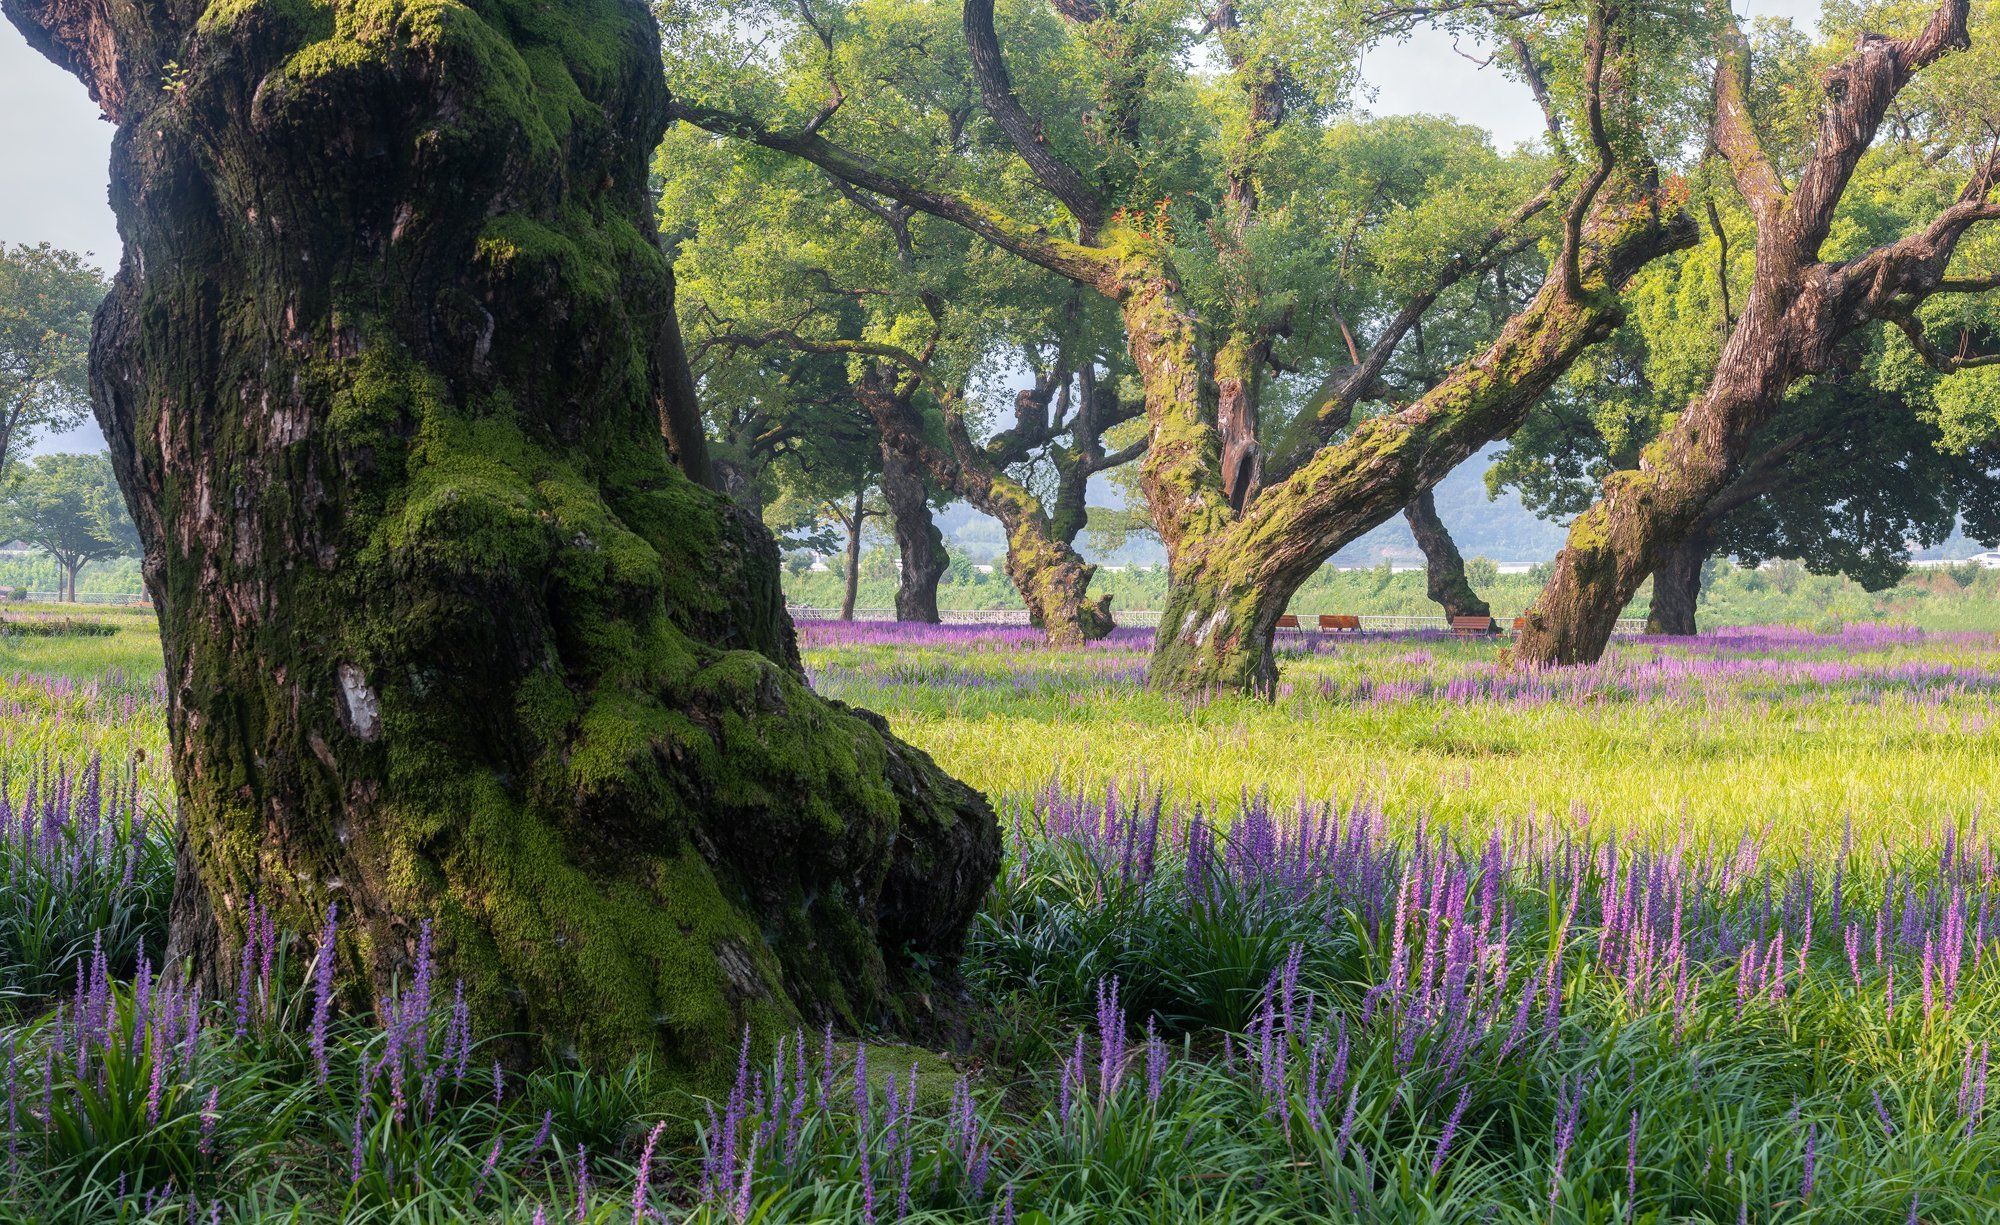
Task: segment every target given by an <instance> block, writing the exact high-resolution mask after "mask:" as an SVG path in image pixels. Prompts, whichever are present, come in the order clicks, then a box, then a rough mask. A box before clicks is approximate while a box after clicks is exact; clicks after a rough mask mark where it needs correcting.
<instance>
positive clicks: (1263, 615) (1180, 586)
mask: <svg viewBox="0 0 2000 1225" xmlns="http://www.w3.org/2000/svg"><path fill="white" fill-rule="evenodd" d="M1693 240H1694V229H1693V225H1692V223H1691V222H1690V221H1689V220H1688V218H1687V217H1686V216H1685V215H1684V214H1683V213H1681V212H1680V211H1679V210H1678V209H1677V208H1673V207H1672V206H1671V204H1670V202H1668V201H1665V200H1663V199H1662V198H1661V195H1660V193H1659V191H1658V189H1657V188H1656V187H1654V186H1652V185H1650V184H1648V183H1642V182H1633V181H1631V180H1629V179H1614V180H1613V181H1612V182H1611V183H1609V184H1607V185H1606V187H1605V188H1604V190H1603V192H1602V193H1601V194H1600V195H1599V197H1598V200H1597V204H1596V206H1595V207H1594V208H1593V210H1592V212H1591V215H1590V217H1589V219H1588V221H1587V223H1586V225H1585V227H1584V238H1583V243H1582V253H1581V256H1580V278H1579V279H1580V282H1581V285H1582V290H1581V292H1580V293H1579V294H1576V295H1574V296H1572V294H1571V292H1570V291H1569V290H1568V288H1567V287H1566V286H1565V284H1564V282H1563V278H1562V277H1561V276H1560V275H1559V274H1558V273H1557V272H1555V271H1552V272H1551V273H1550V275H1549V276H1548V278H1547V279H1546V280H1545V281H1544V283H1543V285H1542V287H1541V289H1540V290H1539V291H1538V292H1537V293H1536V295H1535V297H1534V298H1533V299H1532V300H1531V301H1530V302H1529V303H1528V305H1527V306H1526V307H1524V308H1523V309H1522V310H1521V311H1520V312H1519V313H1518V314H1516V315H1515V316H1514V317H1513V318H1511V319H1510V320H1508V322H1507V324H1506V326H1505V327H1503V328H1502V329H1501V331H1500V334H1499V335H1498V336H1497V337H1496V338H1495V339H1494V341H1493V342H1492V344H1490V345H1489V346H1488V347H1487V348H1486V349H1485V350H1484V351H1483V352H1481V353H1480V354H1478V355H1477V356H1476V357H1474V358H1472V359H1469V360H1467V361H1465V362H1462V363H1460V364H1459V365H1458V366H1457V367H1456V368H1455V369H1454V370H1453V371H1452V372H1451V373H1450V374H1449V375H1447V376H1446V377H1445V378H1444V379H1443V380H1442V381H1441V382H1439V383H1438V384H1437V385H1436V386H1435V387H1433V388H1432V389H1431V390H1430V391H1429V392H1427V393H1425V394H1424V395H1423V396H1422V397H1421V398H1419V399H1418V400H1417V401H1416V402H1414V403H1413V404H1411V405H1410V406H1409V407H1407V408H1404V409H1402V410H1400V411H1398V412H1395V413H1391V414H1388V415H1385V416H1381V417H1375V418H1371V419H1369V420H1368V421H1365V422H1363V423H1362V424H1361V425H1360V426H1358V427H1357V428H1355V430H1354V431H1353V432H1352V433H1351V434H1349V435H1348V437H1347V438H1345V439H1344V440H1342V441H1340V442H1339V443H1336V444H1334V445H1332V446H1328V447H1325V448H1323V449H1322V450H1320V451H1319V452H1318V453H1317V454H1316V455H1314V456H1313V458H1312V459H1310V460H1308V461H1307V462H1305V463H1304V464H1302V465H1300V466H1299V467H1298V468H1297V469H1296V470H1295V471H1294V472H1292V473H1291V475H1289V476H1287V477H1286V478H1285V479H1284V480H1283V481H1281V482H1278V483H1277V484H1274V485H1270V486H1267V487H1266V488H1264V489H1263V490H1262V491H1260V492H1259V493H1258V494H1257V496H1256V497H1255V498H1254V499H1253V500H1252V501H1251V502H1250V504H1249V505H1248V506H1247V507H1245V508H1244V510H1243V512H1242V513H1241V514H1240V515H1239V514H1236V513H1234V512H1233V511H1232V510H1231V509H1230V507H1229V505H1228V502H1227V500H1226V498H1225V497H1224V496H1223V489H1224V482H1223V480H1222V477H1221V472H1220V466H1221V464H1220V457H1221V451H1220V448H1219V444H1218V438H1217V434H1216V431H1215V430H1214V429H1213V428H1211V427H1209V426H1207V425H1206V424H1204V423H1205V421H1207V420H1212V419H1213V418H1212V412H1211V411H1210V410H1209V409H1208V408H1206V407H1205V406H1204V403H1203V399H1202V398H1203V397H1204V396H1206V395H1207V394H1209V393H1208V392H1206V391H1205V390H1204V389H1203V387H1202V385H1201V382H1200V380H1199V378H1198V377H1196V374H1198V370H1199V367H1198V365H1197V366H1193V367H1190V366H1189V363H1190V362H1198V360H1199V359H1198V347H1197V346H1196V344H1195V341H1194V337H1193V333H1192V331H1191V330H1190V328H1189V327H1188V326H1186V325H1185V323H1184V315H1183V313H1182V312H1179V311H1176V310H1174V309H1171V301H1172V294H1171V292H1170V291H1171V286H1170V285H1164V284H1163V285H1161V286H1158V287H1156V291H1155V292H1154V293H1153V294H1151V296H1145V295H1140V294H1136V293H1135V295H1134V296H1133V297H1132V298H1130V299H1128V301H1127V303H1126V310H1125V315H1126V321H1127V326H1128V331H1129V332H1130V334H1131V336H1132V344H1133V350H1134V356H1135V358H1137V359H1138V365H1139V368H1140V371H1141V374H1142V376H1144V378H1145V380H1146V387H1147V398H1148V410H1147V411H1148V416H1149V419H1150V421H1151V424H1152V427H1153V436H1152V447H1151V449H1150V450H1149V451H1148V453H1147V457H1146V468H1145V477H1146V489H1147V497H1148V502H1149V505H1150V508H1151V510H1152V513H1153V516H1154V521H1155V523H1156V524H1158V525H1159V527H1160V535H1161V538H1162V539H1163V540H1164V541H1166V543H1167V547H1168V557H1169V575H1170V577H1169V587H1168V596H1167V608H1166V612H1165V614H1164V615H1163V616H1162V618H1161V622H1160V631H1159V634H1158V635H1157V636H1156V637H1155V639H1154V647H1153V660H1152V665H1151V668H1150V670H1149V672H1148V681H1149V683H1150V684H1152V685H1153V686H1154V687H1155V688H1158V689H1162V690H1165V691H1168V692H1178V693H1199V692H1211V691H1216V690H1238V691H1243V692H1250V693H1257V692H1268V691H1269V690H1270V688H1271V684H1272V680H1273V678H1272V676H1271V674H1270V671H1269V660H1270V657H1271V636H1272V633H1273V631H1274V630H1275V628H1276V625H1277V619H1278V617H1279V616H1280V615H1282V613H1283V611H1284V608H1285V606H1286V605H1287V604H1288V603H1290V601H1291V597H1292V595H1293V594H1294V593H1295V592H1297V591H1298V589H1299V586H1300V584H1302V583H1304V582H1305V581H1306V579H1308V578H1310V577H1311V576H1312V574H1313V573H1314V572H1315V571H1316V570H1317V569H1318V568H1319V567H1320V566H1321V565H1322V564H1323V563H1324V562H1325V561H1326V559H1327V558H1329V557H1331V556H1332V555H1333V554H1334V553H1336V552H1338V551H1339V550H1340V549H1341V548H1342V547H1344V546H1345V545H1346V544H1348V543H1349V542H1350V541H1352V540H1354V539H1355V538H1356V537H1358V536H1360V535H1361V534H1362V533H1364V532H1366V531H1368V530H1370V529H1371V528H1374V527H1376V526H1378V525H1379V524H1381V523H1383V522H1385V521H1386V520H1388V519H1389V518H1390V517H1391V516H1393V515H1395V514H1396V512H1398V511H1400V510H1402V509H1403V508H1405V507H1406V506H1408V505H1409V504H1410V503H1411V502H1412V501H1413V500H1415V498H1416V497H1417V496H1418V495H1419V494H1421V493H1424V492H1425V491H1427V490H1429V489H1430V488H1431V487H1432V486H1434V485H1436V484H1437V482H1438V481H1440V480H1442V479H1443V478H1444V477H1445V475H1446V474H1448V473H1449V472H1450V471H1451V470H1452V469H1453V468H1455V467H1457V466H1458V465H1459V464H1461V463H1463V462H1464V461H1465V460H1466V459H1467V458H1469V457H1470V456H1471V455H1472V454H1473V453H1474V452H1476V451H1477V450H1478V449H1479V448H1480V447H1482V446H1484V445H1486V444H1487V443H1488V442H1490V441H1492V440H1493V439H1495V438H1501V437H1505V436H1506V435H1507V434H1509V433H1512V432H1513V431H1514V430H1515V429H1516V428H1517V427H1519V425H1520V424H1521V421H1522V420H1523V419H1524V418H1525V417H1526V416H1527V413H1528V411H1529V410H1530V409H1531V408H1532V407H1533V406H1534V404H1535V402H1536V400H1538V399H1539V398H1540V397H1541V395H1542V393H1543V392H1545V391H1547V390H1548V389H1549V387H1550V386H1552V385H1553V384H1554V382H1555V381H1556V380H1557V379H1558V378H1560V377H1561V376H1562V374H1563V372H1564V371H1566V370H1568V369H1569V366H1570V364H1571V363H1572V362H1574V361H1575V360H1576V357H1577V355H1578V354H1580V353H1582V352H1583V351H1584V349H1586V348H1587V347H1589V346H1590V345H1592V344H1595V343H1596V342H1597V341H1599V340H1601V339H1603V338H1604V337H1605V336H1607V335H1609V334H1610V332H1611V330H1612V329H1613V328H1614V327H1616V326H1617V324H1618V322H1619V321H1620V320H1621V319H1622V318H1623V308H1622V305H1621V303H1620V300H1619V291H1620V290H1621V289H1622V288H1623V286H1624V285H1625V283H1626V282H1627V281H1628V280H1629V279H1630V278H1631V277H1632V275H1633V274H1634V273H1635V272H1637V271H1638V270H1639V269H1640V268H1642V267H1644V266H1645V265H1646V264H1647V263H1648V262H1650V261H1651V260H1653V259H1654V258H1656V257H1657V256H1660V255H1663V254H1665V253H1667V252H1669V251H1674V250H1678V249H1680V248H1682V247H1685V246H1687V245H1689V244H1690V243H1691V242H1692V241H1693Z"/></svg>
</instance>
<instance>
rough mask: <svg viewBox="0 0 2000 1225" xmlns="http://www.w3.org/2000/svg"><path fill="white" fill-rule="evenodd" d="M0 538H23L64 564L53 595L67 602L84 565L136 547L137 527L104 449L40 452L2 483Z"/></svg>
mask: <svg viewBox="0 0 2000 1225" xmlns="http://www.w3.org/2000/svg"><path fill="white" fill-rule="evenodd" d="M0 538H4V539H9V540H24V541H26V542H27V543H29V544H31V545H34V546H35V547H36V548H38V549H40V550H42V551H43V552H44V553H47V554H48V555H49V556H50V557H52V558H54V559H55V562H56V565H58V566H60V567H61V568H62V583H61V588H62V590H61V591H59V592H58V593H57V594H58V595H59V596H61V597H62V598H63V599H65V600H69V601H71V602H74V601H75V600H76V579H77V576H78V575H79V574H81V573H83V568H84V567H85V566H87V565H89V564H90V563H91V562H94V561H99V560H102V559H105V558H110V557H130V556H132V555H134V554H136V553H138V551H139V536H138V532H137V531H136V530H135V529H134V528H133V526H132V519H131V517H130V516H129V515H127V514H126V513H125V499H124V496H123V495H121V494H120V493H119V492H118V481H117V478H116V477H115V476H114V475H113V474H112V471H111V460H110V459H109V457H107V456H106V455H104V454H103V453H102V452H98V453H96V454H91V455H44V456H42V457H41V458H39V459H35V460H30V461H29V462H28V463H27V464H25V465H18V466H16V468H15V470H14V472H13V474H12V475H11V476H10V477H8V478H7V481H6V484H5V485H4V486H0Z"/></svg>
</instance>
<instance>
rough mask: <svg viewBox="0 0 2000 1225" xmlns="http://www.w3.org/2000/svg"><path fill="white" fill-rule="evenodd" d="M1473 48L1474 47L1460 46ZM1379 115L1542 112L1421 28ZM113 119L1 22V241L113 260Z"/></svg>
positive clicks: (1372, 75)
mask: <svg viewBox="0 0 2000 1225" xmlns="http://www.w3.org/2000/svg"><path fill="white" fill-rule="evenodd" d="M1738 5H1739V9H1740V10H1741V11H1743V12H1746V13H1748V14H1751V15H1755V16H1790V17H1792V18H1793V19H1794V20H1797V21H1800V22H1801V23H1802V24H1804V23H1809V22H1810V21H1811V20H1812V19H1813V18H1814V17H1815V16H1816V15H1817V14H1818V11H1819V2H1818V0H1751V2H1749V3H1744V2H1743V0H1738ZM1467 50H1471V48H1467ZM1367 77H1368V80H1369V82H1370V84H1372V85H1373V86H1374V88H1375V97H1374V100H1373V102H1372V104H1371V105H1370V106H1369V109H1370V110H1372V111H1374V112H1375V113H1377V114H1383V115H1391V114H1415V113H1425V112H1428V113H1442V114H1448V115H1453V116H1456V117H1457V118H1459V119H1462V120H1465V121H1467V122H1470V123H1476V124H1479V125H1481V126H1483V127H1485V128H1487V129H1488V130H1489V131H1491V132H1492V133H1493V137H1494V140H1495V142H1496V143H1497V144H1499V145H1500V147H1502V148H1507V147H1509V146H1511V145H1513V144H1515V143H1517V142H1519V141H1523V140H1527V139H1530V138H1532V137H1533V136H1535V135H1536V134H1537V133H1538V132H1539V131H1540V130H1541V123H1542V121H1541V116H1540V114H1539V113H1538V112H1537V111H1536V110H1535V106H1534V101H1533V100H1532V99H1531V98H1529V97H1528V95H1527V91H1526V90H1524V89H1522V88H1521V87H1520V86H1519V85H1516V84H1514V83H1513V82H1511V81H1508V80H1507V79H1505V78H1504V77H1502V76H1501V75H1500V73H1499V71H1498V70H1496V69H1487V70H1484V71H1481V70H1480V69H1479V67H1478V66H1477V65H1476V64H1475V63H1474V62H1473V60H1472V59H1468V58H1466V57H1464V56H1461V55H1459V54H1457V53H1455V51H1454V49H1453V46H1452V43H1451V40H1450V39H1448V38H1446V37H1444V36H1442V35H1437V34H1428V33H1426V34H1420V35H1419V36H1417V37H1416V38H1413V39H1411V40H1410V41H1409V42H1407V43H1403V44H1400V45H1395V46H1388V47H1382V48H1378V49H1377V50H1376V51H1375V52H1373V53H1372V54H1371V55H1370V56H1369V59H1368V63H1367ZM110 150H111V125H110V124H108V123H106V122H104V121H103V120H102V119H100V118H98V115H97V108H96V107H95V106H94V105H92V103H91V101H90V98H89V95H87V94H86V93H85V92H84V90H83V87H82V86H81V85H79V84H77V82H76V81H75V80H74V79H73V78H71V77H70V76H69V75H68V74H67V73H64V72H62V71H61V70H60V69H58V68H56V67H55V66H54V65H52V64H50V63H49V62H48V61H47V60H45V59H43V58H42V57H41V56H40V55H38V54H36V53H35V52H34V51H33V50H32V49H30V48H29V46H28V44H27V41H26V40H25V39H23V38H22V37H21V34H20V32H19V31H18V30H16V29H15V28H14V27H13V26H12V25H11V24H8V23H7V22H5V21H0V167H5V168H6V169H5V172H4V174H0V241H5V242H8V243H21V242H29V243H33V242H49V243H54V244H55V245H56V246H59V247H67V248H69V249H71V250H77V251H89V252H93V253H94V254H95V255H96V258H97V262H98V263H99V264H100V265H101V266H103V267H104V268H105V269H107V270H109V269H112V268H114V267H115V266H116V265H117V262H118V251H119V243H118V229H117V226H116V225H115V224H114V223H113V221H112V218H111V207H110V205H109V203H108V202H107V199H106V184H107V172H106V167H107V165H108V162H109V159H110ZM102 446H103V441H102V439H101V438H100V437H99V435H98V433H97V429H96V427H95V426H94V425H86V426H85V427H84V428H82V429H80V430H78V431H76V432H75V433H73V434H69V435H63V436H57V437H54V438H49V439H45V440H43V441H42V444H41V445H40V446H39V447H37V448H36V449H37V450H38V451H43V452H46V451H51V450H94V449H96V448H99V447H102Z"/></svg>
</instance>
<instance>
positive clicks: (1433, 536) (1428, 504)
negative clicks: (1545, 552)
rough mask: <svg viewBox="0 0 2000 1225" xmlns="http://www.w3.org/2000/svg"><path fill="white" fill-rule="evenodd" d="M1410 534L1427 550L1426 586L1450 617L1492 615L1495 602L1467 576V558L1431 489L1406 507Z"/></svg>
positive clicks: (1433, 599) (1425, 557)
mask: <svg viewBox="0 0 2000 1225" xmlns="http://www.w3.org/2000/svg"><path fill="white" fill-rule="evenodd" d="M1403 518H1404V519H1406V520H1408V521H1409V524H1410V535H1412V536H1414V537H1416V539H1417V547H1418V548H1419V549H1422V550H1423V551H1424V588H1425V590H1426V592H1427V593H1428V594H1429V595H1430V597H1431V601H1432V602H1433V603H1435V604H1436V605H1437V606H1438V607H1439V608H1442V609H1444V615H1445V616H1447V617H1490V616H1492V615H1493V608H1492V606H1491V605H1489V604H1487V602H1486V601H1485V600H1483V599H1481V598H1480V597H1479V593H1478V592H1477V591H1474V590H1473V589H1472V584H1471V582H1470V581H1468V580H1467V579H1466V577H1465V559H1464V558H1463V557H1461V556H1459V553H1458V545H1457V543H1456V542H1454V541H1453V540H1452V538H1451V533H1450V532H1449V531H1446V530H1445V526H1444V520H1442V519H1440V518H1438V512H1437V498H1436V496H1435V495H1434V494H1433V492H1432V491H1431V490H1429V489H1426V490H1424V491H1423V492H1422V493H1420V494H1418V495H1417V496H1416V497H1414V498H1412V499H1410V504H1409V505H1408V506H1405V507H1404V508H1403Z"/></svg>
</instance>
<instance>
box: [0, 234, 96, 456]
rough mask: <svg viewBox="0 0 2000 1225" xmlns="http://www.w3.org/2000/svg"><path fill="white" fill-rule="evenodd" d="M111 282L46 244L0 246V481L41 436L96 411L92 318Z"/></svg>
mask: <svg viewBox="0 0 2000 1225" xmlns="http://www.w3.org/2000/svg"><path fill="white" fill-rule="evenodd" d="M104 289H105V286H104V277H103V275H102V274H100V273H99V272H98V271H97V269H95V268H93V267H91V265H90V264H89V263H88V262H87V261H86V259H85V258H84V257H83V256H81V255H77V254H75V253H73V252H70V251H59V250H57V249H56V248H54V247H51V246H49V245H48V244H47V243H42V244H39V245H36V246H32V247H31V246H28V245H26V244H22V245H20V246H14V247H9V246H7V245H6V244H5V243H0V479H4V478H5V477H6V475H7V466H8V464H10V463H11V462H13V460H14V457H15V456H17V455H18V454H20V452H21V451H22V449H23V448H25V447H28V446H31V445H33V443H34V441H35V439H36V437H37V436H39V435H40V434H42V433H44V432H47V431H53V432H57V433H60V432H62V431H64V430H69V429H74V428H75V427H76V426H77V424H78V423H80V422H81V421H82V420H83V416H84V414H85V413H87V412H88V411H90V316H91V313H92V312H93V311H95V310H96V309H97V304H98V303H99V302H101V301H103V300H104Z"/></svg>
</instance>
